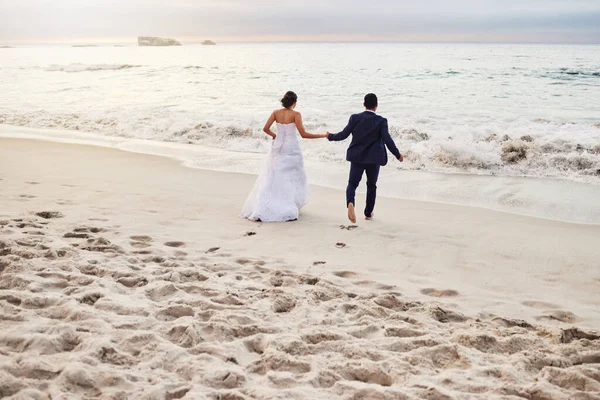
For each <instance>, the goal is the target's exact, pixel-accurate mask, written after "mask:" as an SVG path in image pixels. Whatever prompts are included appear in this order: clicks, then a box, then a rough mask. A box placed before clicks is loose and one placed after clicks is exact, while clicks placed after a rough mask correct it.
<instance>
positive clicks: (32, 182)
mask: <svg viewBox="0 0 600 400" xmlns="http://www.w3.org/2000/svg"><path fill="white" fill-rule="evenodd" d="M25 183H26V184H28V185H39V184H40V183H39V182H34V181H31V182H25Z"/></svg>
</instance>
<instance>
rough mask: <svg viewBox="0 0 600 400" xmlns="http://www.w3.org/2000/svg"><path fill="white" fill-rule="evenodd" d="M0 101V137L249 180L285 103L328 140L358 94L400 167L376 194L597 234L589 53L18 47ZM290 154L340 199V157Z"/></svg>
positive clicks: (598, 109)
mask: <svg viewBox="0 0 600 400" xmlns="http://www.w3.org/2000/svg"><path fill="white" fill-rule="evenodd" d="M0 87H1V90H0V124H2V125H5V126H4V127H3V129H2V132H4V134H5V135H8V133H7V132H8V131H9V130H10V131H11V132H21V133H20V134H21V135H22V136H24V137H25V136H27V135H34V136H36V135H37V136H42V137H45V138H50V139H52V140H67V139H66V138H70V139H69V140H71V141H73V140H75V138H77V140H78V141H80V142H81V141H85V140H88V141H92V142H94V144H101V143H103V144H105V145H111V146H118V147H122V148H128V149H129V150H132V151H133V150H135V151H144V152H151V153H156V154H164V153H169V154H170V155H172V156H176V157H179V158H180V159H182V161H184V162H185V163H186V164H187V165H189V166H192V167H201V168H208V169H215V170H220V171H233V172H251V173H255V172H256V171H257V170H258V168H260V164H261V160H262V158H263V155H264V154H265V153H266V151H267V149H268V146H269V145H270V141H269V138H268V137H267V136H266V135H265V134H264V133H263V132H262V126H263V124H264V122H265V121H266V119H267V118H268V116H269V114H270V112H271V111H272V110H274V109H276V108H278V107H279V102H278V101H279V99H280V98H281V97H282V95H283V94H284V93H285V92H286V91H287V90H293V91H295V92H296V93H297V94H298V97H299V101H298V107H297V110H298V111H300V112H302V115H303V118H304V122H305V125H306V127H307V129H308V130H309V131H310V132H313V133H322V132H325V131H327V130H329V131H331V132H337V131H340V130H341V129H342V128H343V127H344V126H345V124H346V123H347V121H348V118H349V116H350V115H351V114H352V113H356V112H360V111H362V100H363V96H364V95H365V94H366V93H368V92H374V93H376V94H377V95H378V97H379V103H380V106H379V109H378V113H379V114H381V115H383V116H385V117H386V118H387V119H388V123H389V126H390V131H391V134H392V137H393V138H394V139H395V141H396V144H397V145H398V147H399V148H400V150H401V151H402V152H403V154H404V156H405V162H404V163H403V164H397V163H393V162H391V163H390V164H391V167H390V168H387V169H386V172H385V174H384V175H383V176H382V178H383V179H382V182H381V186H382V191H383V193H384V194H385V195H390V196H393V197H404V198H410V199H417V200H432V201H444V202H451V203H457V204H466V205H476V206H484V207H489V208H495V209H499V210H503V211H514V212H520V213H524V214H527V215H535V216H541V217H545V218H555V219H561V220H568V221H575V222H588V223H600V210H598V208H600V206H598V204H600V46H596V45H513V44H404V43H276V44H273V43H256V44H219V45H217V46H201V45H194V44H185V43H184V45H183V46H182V47H137V46H135V45H101V46H92V47H72V46H66V45H63V46H58V45H53V46H21V47H16V48H3V49H0ZM14 126H18V127H23V128H35V132H34V131H32V130H31V129H30V130H27V129H21V130H15V129H12V128H10V129H9V128H8V127H14ZM60 138H62V139H60ZM67 141H68V140H67ZM302 146H303V151H304V154H305V159H306V163H307V168H308V171H309V180H310V181H311V182H312V183H318V184H323V185H326V186H333V187H343V186H344V184H345V180H346V177H345V171H346V168H347V166H346V164H345V161H344V156H345V147H346V146H347V143H329V142H327V141H326V140H306V141H303V142H302ZM385 182H388V183H387V185H388V186H387V188H385V187H384V185H386V183H385ZM342 203H343V201H342Z"/></svg>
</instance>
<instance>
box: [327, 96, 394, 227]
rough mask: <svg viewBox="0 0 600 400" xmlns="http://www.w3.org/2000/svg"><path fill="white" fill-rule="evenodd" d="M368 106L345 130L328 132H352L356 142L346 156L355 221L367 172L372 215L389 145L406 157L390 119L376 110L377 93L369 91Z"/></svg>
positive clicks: (348, 198)
mask: <svg viewBox="0 0 600 400" xmlns="http://www.w3.org/2000/svg"><path fill="white" fill-rule="evenodd" d="M364 106H365V109H366V110H365V111H364V112H362V113H360V114H354V115H352V116H351V117H350V121H349V122H348V126H346V127H345V128H344V130H343V131H341V132H340V133H335V134H333V133H329V132H327V134H328V136H327V138H328V139H329V140H331V141H339V140H344V139H346V138H347V137H348V136H349V135H350V134H352V142H351V143H350V146H349V147H348V151H347V152H346V160H347V161H350V179H348V187H347V188H346V206H347V207H348V219H350V221H352V223H356V211H355V209H354V204H355V203H354V196H355V194H356V188H357V187H358V185H359V184H360V180H361V179H362V176H363V173H365V172H366V173H367V206H366V207H365V218H366V219H371V218H372V217H373V209H374V208H375V198H376V197H377V178H378V177H379V167H380V166H381V165H386V164H387V161H388V159H387V152H386V150H385V146H387V148H388V149H389V150H390V152H391V153H392V154H393V155H394V157H396V158H397V159H398V161H400V162H402V161H403V157H402V154H400V151H398V148H397V147H396V144H395V143H394V140H393V139H392V137H391V136H390V133H389V131H388V122H387V119H385V118H383V117H381V116H379V115H377V114H375V111H377V96H375V95H374V94H373V93H369V94H368V95H366V96H365V103H364ZM384 144H385V145H384Z"/></svg>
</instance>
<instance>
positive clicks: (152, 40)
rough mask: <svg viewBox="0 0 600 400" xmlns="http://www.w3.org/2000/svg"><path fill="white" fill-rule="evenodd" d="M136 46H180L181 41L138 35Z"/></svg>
mask: <svg viewBox="0 0 600 400" xmlns="http://www.w3.org/2000/svg"><path fill="white" fill-rule="evenodd" d="M138 46H181V43H179V42H178V41H177V40H175V39H169V38H160V37H153V36H140V37H138Z"/></svg>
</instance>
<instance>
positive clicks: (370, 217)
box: [365, 213, 375, 221]
mask: <svg viewBox="0 0 600 400" xmlns="http://www.w3.org/2000/svg"><path fill="white" fill-rule="evenodd" d="M373 217H375V213H371V215H370V216H368V217H365V219H366V220H367V221H370V220H372V219H373Z"/></svg>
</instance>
